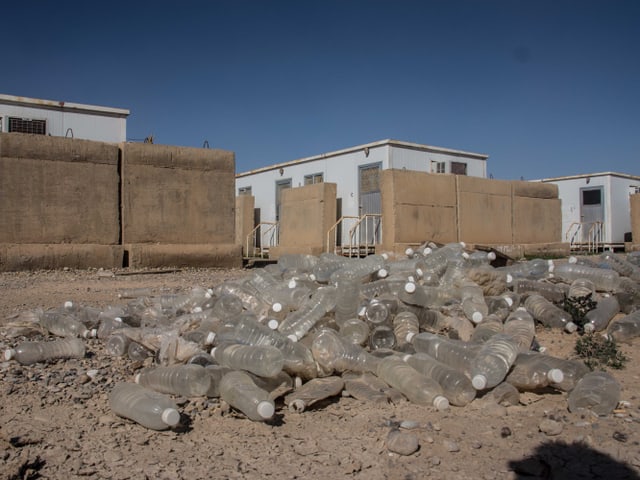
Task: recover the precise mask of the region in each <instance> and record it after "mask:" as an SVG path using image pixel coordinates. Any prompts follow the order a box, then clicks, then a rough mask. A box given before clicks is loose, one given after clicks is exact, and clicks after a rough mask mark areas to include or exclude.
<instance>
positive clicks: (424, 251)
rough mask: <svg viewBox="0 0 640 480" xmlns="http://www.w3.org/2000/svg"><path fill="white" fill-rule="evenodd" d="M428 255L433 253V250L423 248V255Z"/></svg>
mask: <svg viewBox="0 0 640 480" xmlns="http://www.w3.org/2000/svg"><path fill="white" fill-rule="evenodd" d="M430 253H433V249H432V248H430V247H424V250H422V254H423V255H429V254H430Z"/></svg>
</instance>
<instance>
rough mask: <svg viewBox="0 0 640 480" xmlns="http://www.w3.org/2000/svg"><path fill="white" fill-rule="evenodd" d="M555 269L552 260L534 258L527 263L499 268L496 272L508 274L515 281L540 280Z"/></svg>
mask: <svg viewBox="0 0 640 480" xmlns="http://www.w3.org/2000/svg"><path fill="white" fill-rule="evenodd" d="M553 268H554V263H553V261H552V260H544V259H542V258H533V259H531V260H527V261H525V262H517V263H514V264H512V265H507V266H505V267H497V268H496V270H498V271H500V272H503V273H508V274H509V275H511V276H512V277H513V278H514V280H515V279H518V278H528V279H538V278H544V277H546V276H547V275H548V274H549V272H550V271H552V270H553Z"/></svg>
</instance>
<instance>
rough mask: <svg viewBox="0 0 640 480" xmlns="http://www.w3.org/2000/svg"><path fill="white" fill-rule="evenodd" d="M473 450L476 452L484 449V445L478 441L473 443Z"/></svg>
mask: <svg viewBox="0 0 640 480" xmlns="http://www.w3.org/2000/svg"><path fill="white" fill-rule="evenodd" d="M471 448H473V449H474V450H478V449H480V448H482V443H480V442H477V441H476V442H473V443H471Z"/></svg>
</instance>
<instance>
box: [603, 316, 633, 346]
mask: <svg viewBox="0 0 640 480" xmlns="http://www.w3.org/2000/svg"><path fill="white" fill-rule="evenodd" d="M638 336H640V309H638V310H636V311H635V312H632V313H630V314H628V315H625V316H624V317H622V318H620V319H619V320H615V321H613V322H611V323H610V324H609V328H607V337H608V338H611V339H613V340H615V341H616V342H624V343H630V342H631V340H633V339H634V338H636V337H638Z"/></svg>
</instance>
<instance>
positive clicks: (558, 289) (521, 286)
mask: <svg viewBox="0 0 640 480" xmlns="http://www.w3.org/2000/svg"><path fill="white" fill-rule="evenodd" d="M513 291H514V292H515V293H518V294H525V293H527V294H534V293H535V294H538V295H542V296H543V297H544V298H546V299H547V300H549V301H550V302H561V301H563V300H564V298H565V296H566V295H567V294H568V293H569V286H568V285H566V284H561V283H549V282H545V281H540V280H529V279H526V278H519V279H516V280H514V282H513Z"/></svg>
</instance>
